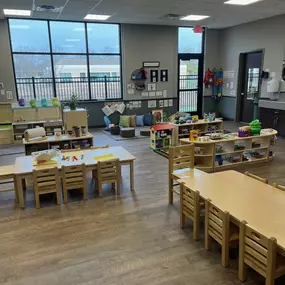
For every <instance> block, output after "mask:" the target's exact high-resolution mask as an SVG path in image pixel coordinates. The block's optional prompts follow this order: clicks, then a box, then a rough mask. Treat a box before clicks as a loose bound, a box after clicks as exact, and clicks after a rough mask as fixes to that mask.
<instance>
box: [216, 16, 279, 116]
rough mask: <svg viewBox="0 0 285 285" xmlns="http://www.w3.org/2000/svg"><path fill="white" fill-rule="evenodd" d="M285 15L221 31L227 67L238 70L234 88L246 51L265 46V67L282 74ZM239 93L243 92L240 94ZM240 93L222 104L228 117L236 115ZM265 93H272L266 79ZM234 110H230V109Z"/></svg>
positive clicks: (223, 54) (224, 60)
mask: <svg viewBox="0 0 285 285" xmlns="http://www.w3.org/2000/svg"><path fill="white" fill-rule="evenodd" d="M284 26H285V15H282V16H277V17H273V18H268V19H264V20H260V21H256V22H251V23H248V24H243V25H239V26H235V27H231V28H227V29H224V30H222V31H221V37H220V60H221V64H222V67H223V68H224V70H234V74H235V76H234V78H233V80H232V81H233V82H234V90H235V92H236V93H237V85H238V71H239V55H240V53H242V52H250V51H254V50H261V49H264V63H263V70H265V69H269V70H270V72H275V73H276V77H277V78H279V79H280V78H281V70H282V63H283V58H284V48H285V37H284ZM229 93H230V90H229V89H227V88H225V89H224V95H227V96H230V94H229ZM236 96H239V94H236ZM236 96H234V98H233V99H226V100H224V102H227V103H223V104H222V105H221V107H220V108H219V109H220V111H221V113H222V114H223V115H224V116H225V117H226V116H229V115H230V118H232V119H235V117H236V105H234V106H233V104H236ZM261 97H268V94H267V91H266V81H264V82H263V84H262V88H261ZM229 110H230V111H229Z"/></svg>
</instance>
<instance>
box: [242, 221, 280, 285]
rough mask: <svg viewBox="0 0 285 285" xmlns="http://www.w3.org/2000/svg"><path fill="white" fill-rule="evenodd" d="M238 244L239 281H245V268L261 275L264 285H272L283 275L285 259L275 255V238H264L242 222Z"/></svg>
mask: <svg viewBox="0 0 285 285" xmlns="http://www.w3.org/2000/svg"><path fill="white" fill-rule="evenodd" d="M239 244H240V245H239V269H238V276H239V279H240V281H242V282H243V281H245V280H246V275H247V266H250V267H251V268H252V269H254V270H255V271H256V272H258V273H259V274H260V275H262V276H263V277H264V278H265V280H266V281H265V284H266V285H274V280H275V279H276V278H278V277H280V276H282V275H284V274H285V258H284V257H283V256H281V255H279V254H278V253H277V240H276V239H275V238H267V237H265V236H264V235H262V234H260V233H259V232H257V231H255V230H253V229H252V228H250V227H249V226H248V225H247V223H246V222H245V221H242V222H241V223H240V238H239Z"/></svg>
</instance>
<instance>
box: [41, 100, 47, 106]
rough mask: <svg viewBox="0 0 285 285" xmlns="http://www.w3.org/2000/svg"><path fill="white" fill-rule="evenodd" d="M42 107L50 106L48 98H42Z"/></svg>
mask: <svg viewBox="0 0 285 285" xmlns="http://www.w3.org/2000/svg"><path fill="white" fill-rule="evenodd" d="M41 106H42V107H47V106H48V101H47V99H46V98H42V99H41Z"/></svg>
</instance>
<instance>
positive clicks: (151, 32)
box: [122, 24, 178, 100]
mask: <svg viewBox="0 0 285 285" xmlns="http://www.w3.org/2000/svg"><path fill="white" fill-rule="evenodd" d="M122 50H123V53H124V55H125V56H124V58H123V73H124V79H125V80H124V82H123V84H124V86H123V87H124V99H125V100H134V99H141V98H142V97H141V91H137V90H136V91H135V94H134V95H128V94H127V84H133V83H134V82H133V81H132V80H131V74H132V72H133V71H134V70H136V69H139V68H141V67H142V63H143V62H144V61H159V62H160V67H159V68H148V69H146V71H147V72H148V79H147V80H146V81H145V84H146V87H147V84H148V83H149V82H150V70H151V69H154V70H156V69H157V70H161V69H167V70H168V82H160V74H159V82H158V83H157V84H156V88H157V90H158V91H162V90H167V97H169V98H172V97H177V68H178V28H177V27H171V26H150V25H127V24H125V25H122ZM146 91H147V88H146ZM161 98H163V97H161Z"/></svg>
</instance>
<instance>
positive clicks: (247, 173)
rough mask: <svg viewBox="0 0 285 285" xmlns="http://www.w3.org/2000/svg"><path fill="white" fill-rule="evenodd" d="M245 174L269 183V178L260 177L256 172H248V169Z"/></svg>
mask: <svg viewBox="0 0 285 285" xmlns="http://www.w3.org/2000/svg"><path fill="white" fill-rule="evenodd" d="M244 174H245V175H246V176H249V177H251V178H253V179H256V180H258V181H260V182H263V183H266V184H268V179H266V178H262V177H259V176H257V175H254V174H252V173H250V172H248V171H246V172H245V173H244Z"/></svg>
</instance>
